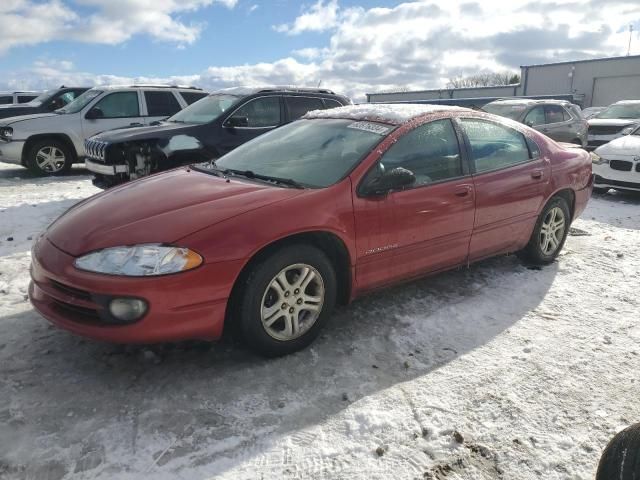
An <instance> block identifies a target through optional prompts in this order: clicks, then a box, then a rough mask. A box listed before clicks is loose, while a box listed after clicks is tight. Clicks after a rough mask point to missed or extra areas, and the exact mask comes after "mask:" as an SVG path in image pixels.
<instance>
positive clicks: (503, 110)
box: [482, 103, 527, 120]
mask: <svg viewBox="0 0 640 480" xmlns="http://www.w3.org/2000/svg"><path fill="white" fill-rule="evenodd" d="M482 109H483V110H484V111H485V112H487V113H493V114H494V115H500V116H501V117H507V118H511V119H512V120H517V119H518V118H520V115H521V114H522V112H524V111H525V110H526V109H527V106H526V105H514V104H511V105H509V104H499V103H489V104H487V105H485V106H484V107H482Z"/></svg>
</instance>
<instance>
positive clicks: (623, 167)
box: [609, 160, 633, 172]
mask: <svg viewBox="0 0 640 480" xmlns="http://www.w3.org/2000/svg"><path fill="white" fill-rule="evenodd" d="M609 166H610V167H611V168H612V169H613V170H620V171H621V172H630V171H631V168H632V167H633V163H631V162H627V161H626V160H611V161H610V162H609Z"/></svg>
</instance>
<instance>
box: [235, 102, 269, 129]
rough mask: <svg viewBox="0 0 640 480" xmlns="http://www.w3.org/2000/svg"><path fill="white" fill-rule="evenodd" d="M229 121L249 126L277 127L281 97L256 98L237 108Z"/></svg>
mask: <svg viewBox="0 0 640 480" xmlns="http://www.w3.org/2000/svg"><path fill="white" fill-rule="evenodd" d="M227 123H230V124H231V125H234V126H240V127H248V128H267V127H276V126H278V125H279V124H280V98H279V97H262V98H255V99H253V100H251V101H250V102H249V103H246V104H245V105H243V106H242V107H240V108H239V109H238V110H236V111H235V112H234V113H233V115H232V116H231V117H229V119H228V120H227Z"/></svg>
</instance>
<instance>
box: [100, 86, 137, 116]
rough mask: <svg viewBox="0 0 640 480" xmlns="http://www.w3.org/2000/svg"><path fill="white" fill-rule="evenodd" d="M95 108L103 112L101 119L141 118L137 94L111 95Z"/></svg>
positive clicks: (116, 93) (119, 93) (118, 93)
mask: <svg viewBox="0 0 640 480" xmlns="http://www.w3.org/2000/svg"><path fill="white" fill-rule="evenodd" d="M94 108H99V109H100V110H101V111H102V117H101V118H124V117H139V116H140V108H139V106H138V93H137V92H115V93H110V94H108V95H107V96H106V97H104V98H103V99H102V100H100V101H99V102H98V103H97V104H96V105H95V107H94Z"/></svg>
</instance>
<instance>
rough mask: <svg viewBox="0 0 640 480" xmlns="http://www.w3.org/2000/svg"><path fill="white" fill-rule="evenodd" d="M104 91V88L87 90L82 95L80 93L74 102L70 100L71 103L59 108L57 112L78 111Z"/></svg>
mask: <svg viewBox="0 0 640 480" xmlns="http://www.w3.org/2000/svg"><path fill="white" fill-rule="evenodd" d="M101 93H102V90H94V89H93V88H92V89H91V90H87V91H86V92H84V93H83V94H82V95H79V96H78V98H76V99H75V100H74V101H73V102H69V104H68V105H67V106H65V107H63V108H59V109H58V110H56V112H57V113H78V112H79V111H80V110H82V109H83V108H84V107H86V106H87V104H88V103H89V102H90V101H91V100H93V99H94V98H96V97H97V96H98V95H100V94H101Z"/></svg>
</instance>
